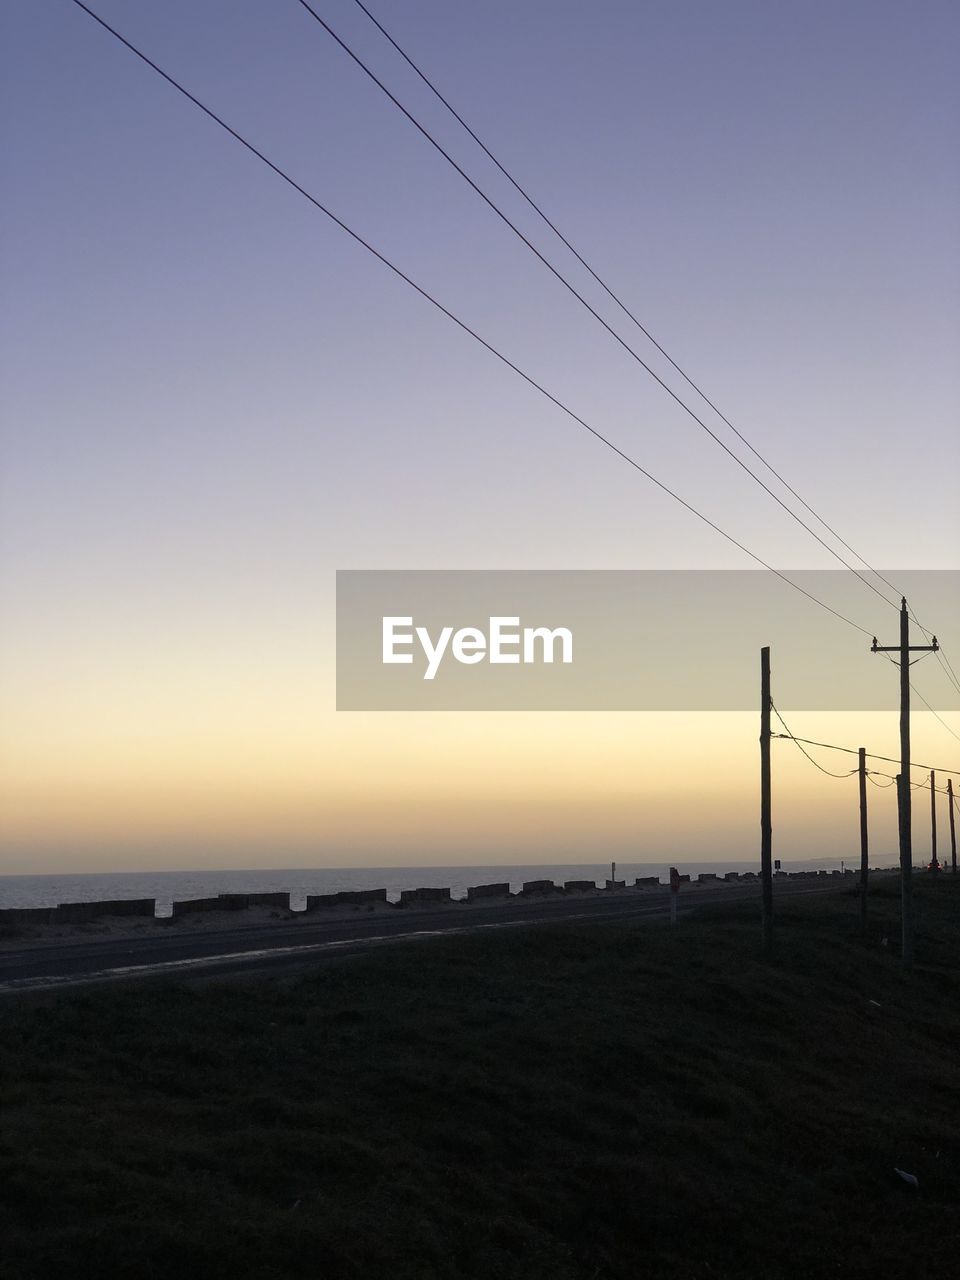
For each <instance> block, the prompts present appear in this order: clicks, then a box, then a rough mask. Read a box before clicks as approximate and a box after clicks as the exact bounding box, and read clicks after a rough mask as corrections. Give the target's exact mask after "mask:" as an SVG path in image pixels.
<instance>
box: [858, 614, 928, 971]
mask: <svg viewBox="0 0 960 1280" xmlns="http://www.w3.org/2000/svg"><path fill="white" fill-rule="evenodd" d="M937 648H938V645H937V637H936V636H934V637H933V643H932V644H916V645H911V644H910V614H909V613H908V611H907V601H906V598H904V599H903V600H901V601H900V643H899V645H879V644H877V637H876V636H874V637H873V645H872V646H871V652H872V653H899V655H900V778H901V783H900V788H899V790H900V930H901V960H902V963H903V967H904V968H905V969H912V968H913V832H912V828H911V819H912V816H913V815H912V809H911V795H910V787H909V785H908V784H909V781H910V654H911V653H935V652H936V651H937Z"/></svg>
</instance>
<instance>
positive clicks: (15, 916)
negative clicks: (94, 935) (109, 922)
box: [0, 898, 157, 924]
mask: <svg viewBox="0 0 960 1280" xmlns="http://www.w3.org/2000/svg"><path fill="white" fill-rule="evenodd" d="M156 909H157V904H156V899H154V898H118V899H116V900H115V901H110V902H61V903H59V905H58V906H55V907H4V908H2V909H0V924H84V923H86V921H88V920H96V919H97V917H98V916H150V917H152V916H153V915H154V914H155V913H156Z"/></svg>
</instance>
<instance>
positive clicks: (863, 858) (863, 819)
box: [857, 747, 870, 933]
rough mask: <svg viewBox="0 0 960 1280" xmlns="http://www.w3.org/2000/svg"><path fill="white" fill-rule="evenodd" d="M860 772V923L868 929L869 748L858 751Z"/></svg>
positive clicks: (864, 929) (865, 929) (864, 930)
mask: <svg viewBox="0 0 960 1280" xmlns="http://www.w3.org/2000/svg"><path fill="white" fill-rule="evenodd" d="M857 754H858V757H859V760H858V763H859V774H860V924H861V926H862V928H863V932H864V933H866V931H867V881H868V879H869V877H870V856H869V852H868V848H867V749H866V747H861V748H860V750H859V752H858V753H857Z"/></svg>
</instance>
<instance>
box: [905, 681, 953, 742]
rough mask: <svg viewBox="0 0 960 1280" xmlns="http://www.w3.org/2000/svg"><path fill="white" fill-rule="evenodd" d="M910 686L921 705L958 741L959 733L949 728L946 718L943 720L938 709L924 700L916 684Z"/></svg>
mask: <svg viewBox="0 0 960 1280" xmlns="http://www.w3.org/2000/svg"><path fill="white" fill-rule="evenodd" d="M910 688H911V689H912V690H913V692H914V693H915V694H916V695H917V697H918V698H919V699H920V701H921V702H922V703H923V705H924V706H925V707H926V708H927V710H928V711H929V712H930V714H931V715H932V716H934V717H935V718H936V719H937V720H939V721H940V723H941V724H942V725H943V727H944V729H946V731H947V733H950V734H952V735H953V737H955V738H956V740H957V741H958V742H960V733H957V732H955V730H953V729H951V728H950V726H949V725H948V724H947V722H946V720H944V718H943V716H942V715H941V714H940V712H939V711H934V709H933V707H931V705H930V703H929V702H928V701H927V700H926V698H925V697H924V696H923V694H922V693H921V692H920V690H919V689H918V688H917V687H916V685H914V684H911V686H910Z"/></svg>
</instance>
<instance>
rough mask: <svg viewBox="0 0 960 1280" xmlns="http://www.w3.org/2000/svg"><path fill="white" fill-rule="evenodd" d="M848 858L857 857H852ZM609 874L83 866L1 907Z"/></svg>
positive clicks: (456, 891) (656, 869)
mask: <svg viewBox="0 0 960 1280" xmlns="http://www.w3.org/2000/svg"><path fill="white" fill-rule="evenodd" d="M673 865H676V866H677V869H678V870H679V871H680V872H681V873H683V874H689V875H690V876H691V877H693V878H694V879H696V877H697V876H698V875H699V874H700V873H701V872H709V871H712V872H716V873H719V874H720V875H721V876H722V875H723V873H724V872H725V871H758V870H759V862H758V860H757V859H753V860H752V861H749V862H736V861H730V862H716V861H709V862H708V861H703V862H696V861H693V862H683V863H680V862H677V863H675V864H673ZM846 865H847V866H849V867H853V866H854V863H853V862H851V861H849V860H848V861H847V863H846ZM670 866H671V864H670V863H668V862H618V863H617V870H616V878H617V880H625V881H626V882H627V884H628V885H629V884H632V883H633V881H634V880H635V879H636V878H637V877H639V876H659V877H660V879H661V880H663V881H664V882H667V880H668V878H669V874H670ZM840 866H841V863H840V860H839V859H838V858H809V859H806V860H804V859H791V860H790V861H789V862H788V861H786V860H785V861H784V862H783V868H782V869H783V870H784V871H818V870H820V869H821V868H829V869H832V868H837V869H840ZM609 877H610V863H609V862H606V863H598V862H582V863H559V864H554V865H545V864H536V865H530V864H523V863H510V864H505V865H500V864H497V865H480V866H453V867H437V866H431V867H319V868H316V869H313V870H311V869H306V868H303V867H296V868H287V869H285V870H284V869H280V870H266V869H264V870H259V871H257V870H244V871H226V870H209V871H106V872H90V873H84V874H70V875H67V874H57V875H0V907H54V906H57V904H58V903H61V902H99V901H104V900H110V899H117V898H155V899H156V903H157V915H158V916H169V915H171V914H172V912H173V905H172V904H173V903H174V902H178V901H183V900H186V899H189V898H211V897H216V896H217V895H218V894H221V893H277V892H289V894H290V905H291V906H292V907H293V908H294V910H299V909H300V908H302V907H303V906H304V904H305V900H306V897H307V894H324V893H339V892H341V891H344V890H351V889H386V891H387V899H388V901H390V902H396V901H398V900H399V897H400V891H401V889H422V888H447V889H449V890H450V893H451V896H452V897H453V898H462V897H466V893H467V889H468V887H470V886H472V885H480V884H496V883H501V884H502V883H509V885H510V888H511V891H512V892H514V893H516V892H518V891H519V890H520V889H521V888H522V887H523V884H524V882H525V881H528V880H553V881H554V883H556V884H561V885H562V884H563V882H564V881H565V880H593V881H594V882H595V883H597V884H598V885H599V886H600V887H602V886H603V884H604V882H605V880H607V879H608V878H609Z"/></svg>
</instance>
